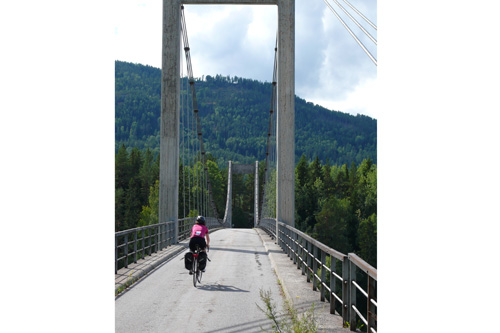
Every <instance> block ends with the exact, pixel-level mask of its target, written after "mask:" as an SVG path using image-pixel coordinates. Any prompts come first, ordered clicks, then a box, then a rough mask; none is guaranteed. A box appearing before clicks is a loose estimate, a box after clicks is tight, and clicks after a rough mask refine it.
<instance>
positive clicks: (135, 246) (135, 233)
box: [134, 230, 137, 264]
mask: <svg viewBox="0 0 500 333" xmlns="http://www.w3.org/2000/svg"><path fill="white" fill-rule="evenodd" d="M134 264H137V230H136V231H134Z"/></svg>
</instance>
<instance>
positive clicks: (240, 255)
mask: <svg viewBox="0 0 500 333" xmlns="http://www.w3.org/2000/svg"><path fill="white" fill-rule="evenodd" d="M210 239H211V248H210V252H209V258H210V259H211V260H212V261H211V262H209V263H208V265H207V272H206V273H205V274H204V275H203V279H202V283H201V285H200V286H199V287H198V288H194V286H193V279H192V277H191V275H189V274H188V271H187V270H186V269H185V268H184V263H183V261H181V260H180V258H181V257H183V254H184V253H185V251H184V252H182V254H181V255H179V256H176V257H174V258H173V259H171V260H170V261H168V262H167V263H166V264H164V265H162V266H161V267H159V268H158V269H157V270H155V271H154V272H152V273H151V274H150V275H149V276H148V277H147V278H146V279H143V280H142V281H140V282H137V283H136V284H134V285H133V286H132V287H131V288H130V289H129V290H128V291H126V292H125V293H123V294H122V295H121V296H119V297H118V298H117V300H116V301H115V325H116V332H117V333H121V332H134V333H135V332H226V333H227V332H259V331H260V326H262V327H263V328H269V327H270V320H268V319H267V318H266V317H265V314H264V313H262V312H261V311H260V310H259V309H258V307H257V304H259V305H260V306H261V307H263V303H262V301H261V299H260V296H259V291H260V289H264V290H269V291H271V293H272V295H273V300H274V301H275V303H276V304H277V308H278V310H280V311H281V310H282V309H283V301H282V300H283V298H282V296H281V295H280V288H279V285H278V283H277V277H276V275H275V274H274V271H273V270H272V268H271V263H270V260H269V257H268V254H267V252H266V250H265V248H264V246H263V244H262V241H261V239H260V237H259V235H258V234H257V232H256V231H255V230H253V229H223V230H220V231H217V232H214V233H213V234H211V236H210ZM240 244H243V245H240Z"/></svg>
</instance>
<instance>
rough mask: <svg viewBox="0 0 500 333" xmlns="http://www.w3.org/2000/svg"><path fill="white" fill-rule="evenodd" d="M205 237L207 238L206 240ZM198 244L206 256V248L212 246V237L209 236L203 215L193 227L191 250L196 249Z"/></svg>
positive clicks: (190, 242)
mask: <svg viewBox="0 0 500 333" xmlns="http://www.w3.org/2000/svg"><path fill="white" fill-rule="evenodd" d="M205 238H206V239H207V240H206V242H205ZM197 244H198V246H199V247H200V249H201V250H202V251H203V252H204V253H205V254H204V255H205V256H206V251H205V248H207V247H208V248H210V237H209V236H208V228H207V226H206V222H205V218H204V217H203V216H198V217H197V218H196V223H195V225H193V228H192V229H191V240H190V241H189V249H190V250H191V252H194V251H195V250H196V245H197ZM201 271H202V272H205V269H202V270H201Z"/></svg>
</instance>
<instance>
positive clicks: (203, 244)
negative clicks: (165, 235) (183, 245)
mask: <svg viewBox="0 0 500 333" xmlns="http://www.w3.org/2000/svg"><path fill="white" fill-rule="evenodd" d="M196 244H198V245H199V246H200V249H202V250H203V249H205V248H206V247H207V242H206V241H205V238H204V237H203V238H202V237H193V238H191V240H190V241H189V249H190V250H191V252H194V251H195V250H196Z"/></svg>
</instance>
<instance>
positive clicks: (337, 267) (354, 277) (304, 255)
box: [259, 219, 377, 333]
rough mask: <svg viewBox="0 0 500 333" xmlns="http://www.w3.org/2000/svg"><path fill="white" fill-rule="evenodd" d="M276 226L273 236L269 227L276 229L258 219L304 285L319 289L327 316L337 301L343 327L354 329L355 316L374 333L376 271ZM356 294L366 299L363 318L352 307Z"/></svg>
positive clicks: (284, 226) (352, 256) (350, 256)
mask: <svg viewBox="0 0 500 333" xmlns="http://www.w3.org/2000/svg"><path fill="white" fill-rule="evenodd" d="M277 225H278V232H277V233H276V232H275V233H273V228H274V230H276V222H275V220H273V219H268V220H267V221H265V220H264V219H262V220H261V223H260V225H259V227H261V228H262V229H264V230H266V231H267V232H268V233H270V234H271V235H273V234H274V235H276V234H278V237H277V243H278V245H279V246H280V247H281V248H282V249H283V251H284V252H285V253H286V254H287V255H288V256H289V257H290V260H293V263H294V265H297V269H301V270H302V275H306V276H307V282H311V279H312V285H313V290H315V291H316V290H317V289H318V288H319V291H320V299H321V301H322V302H324V301H328V302H330V313H331V314H334V313H335V307H336V305H337V302H338V303H339V304H340V308H341V309H342V310H341V311H342V318H343V321H344V324H345V323H349V327H350V330H351V331H355V330H356V326H357V325H356V320H357V318H358V317H359V319H361V320H362V321H363V322H364V323H365V325H366V326H367V329H368V330H367V331H368V332H374V333H376V329H377V328H376V327H377V300H376V298H377V297H376V284H377V269H376V268H374V267H372V266H370V265H369V264H368V263H366V262H365V261H364V260H363V259H361V258H360V257H358V256H357V255H356V254H354V253H349V254H348V255H345V254H343V253H341V252H339V251H336V250H334V249H332V248H330V247H328V246H326V245H324V244H322V243H321V242H318V241H317V240H315V239H314V238H312V237H310V236H308V235H306V234H305V233H303V232H301V231H299V230H297V229H295V228H293V227H290V226H288V225H287V224H285V223H282V222H278V224H277ZM361 272H363V273H366V275H368V281H367V288H366V289H367V290H366V291H365V290H364V289H363V288H362V287H361V286H360V284H363V283H362V282H361V280H362V278H361V277H360V276H361V275H362V274H358V273H361ZM358 277H359V278H358ZM363 282H364V281H363ZM358 291H359V292H361V294H362V295H364V296H365V298H366V305H365V306H366V310H367V318H365V317H364V316H363V315H362V314H361V312H360V311H359V309H358V308H357V307H356V305H357V304H356V298H357V296H358V294H357V292H358Z"/></svg>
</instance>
